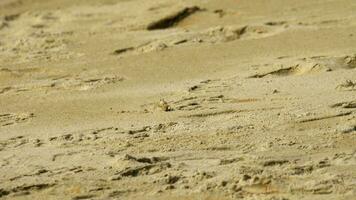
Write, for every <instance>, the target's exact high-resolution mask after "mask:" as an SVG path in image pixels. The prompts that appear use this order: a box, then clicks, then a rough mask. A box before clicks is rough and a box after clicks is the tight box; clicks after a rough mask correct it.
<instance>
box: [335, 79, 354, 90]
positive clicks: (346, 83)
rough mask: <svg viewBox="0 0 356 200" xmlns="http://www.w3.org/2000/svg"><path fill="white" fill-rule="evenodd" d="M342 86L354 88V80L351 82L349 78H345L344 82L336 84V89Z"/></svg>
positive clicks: (342, 87)
mask: <svg viewBox="0 0 356 200" xmlns="http://www.w3.org/2000/svg"><path fill="white" fill-rule="evenodd" d="M344 88H352V89H354V88H356V82H353V81H351V80H346V81H345V82H344V83H342V84H340V85H338V86H336V89H344Z"/></svg>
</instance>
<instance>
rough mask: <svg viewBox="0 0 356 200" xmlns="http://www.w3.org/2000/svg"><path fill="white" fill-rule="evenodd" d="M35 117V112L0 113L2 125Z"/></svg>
mask: <svg viewBox="0 0 356 200" xmlns="http://www.w3.org/2000/svg"><path fill="white" fill-rule="evenodd" d="M33 117H35V115H34V114H33V113H30V114H27V113H24V114H12V113H6V114H0V126H10V125H15V124H19V123H25V122H28V121H29V120H30V119H31V118H33Z"/></svg>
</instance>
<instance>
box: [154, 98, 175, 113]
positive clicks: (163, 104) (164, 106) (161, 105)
mask: <svg viewBox="0 0 356 200" xmlns="http://www.w3.org/2000/svg"><path fill="white" fill-rule="evenodd" d="M157 106H158V107H159V108H160V109H161V110H162V111H165V112H169V111H172V110H173V109H172V107H171V106H170V105H169V104H168V103H167V102H166V101H165V100H164V99H161V100H160V101H159V103H158V105H157Z"/></svg>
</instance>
